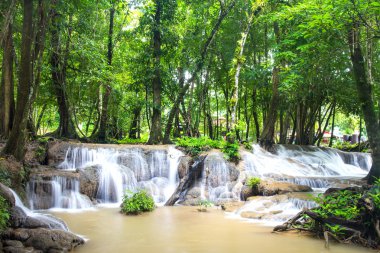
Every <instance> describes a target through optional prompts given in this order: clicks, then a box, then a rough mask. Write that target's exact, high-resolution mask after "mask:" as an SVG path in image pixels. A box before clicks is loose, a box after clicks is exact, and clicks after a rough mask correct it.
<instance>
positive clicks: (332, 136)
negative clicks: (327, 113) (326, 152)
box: [329, 105, 336, 148]
mask: <svg viewBox="0 0 380 253" xmlns="http://www.w3.org/2000/svg"><path fill="white" fill-rule="evenodd" d="M335 110H336V105H335V106H334V110H333V115H332V117H333V118H332V124H331V137H330V143H329V147H330V148H331V147H332V145H333V141H334V128H335Z"/></svg>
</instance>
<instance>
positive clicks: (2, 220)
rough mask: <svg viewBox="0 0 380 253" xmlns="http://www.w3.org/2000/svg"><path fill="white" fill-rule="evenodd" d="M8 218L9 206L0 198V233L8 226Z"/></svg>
mask: <svg viewBox="0 0 380 253" xmlns="http://www.w3.org/2000/svg"><path fill="white" fill-rule="evenodd" d="M9 217H10V215H9V204H8V202H7V201H6V200H5V198H3V197H2V196H0V231H3V230H4V229H5V228H6V227H7V226H8V221H9Z"/></svg>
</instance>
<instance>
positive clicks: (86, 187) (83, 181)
mask: <svg viewBox="0 0 380 253" xmlns="http://www.w3.org/2000/svg"><path fill="white" fill-rule="evenodd" d="M79 174H80V176H79V185H80V193H81V194H84V195H86V196H88V197H89V198H90V199H91V200H95V199H96V194H97V192H98V187H99V173H98V168H97V167H94V166H93V167H88V168H84V169H80V170H79Z"/></svg>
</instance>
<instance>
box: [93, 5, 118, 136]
mask: <svg viewBox="0 0 380 253" xmlns="http://www.w3.org/2000/svg"><path fill="white" fill-rule="evenodd" d="M109 11H110V19H109V29H108V45H107V47H108V50H107V63H108V66H111V65H112V56H113V27H114V17H115V6H114V4H113V5H112V7H111V8H110V10H109ZM111 92H112V87H111V85H110V84H105V85H104V91H103V99H102V110H101V115H100V122H99V131H98V134H97V136H96V137H97V138H96V139H97V140H98V141H99V142H106V141H107V122H108V104H109V98H110V95H111Z"/></svg>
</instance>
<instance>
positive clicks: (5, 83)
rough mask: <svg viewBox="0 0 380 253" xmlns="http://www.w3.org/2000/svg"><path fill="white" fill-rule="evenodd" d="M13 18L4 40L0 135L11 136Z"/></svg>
mask: <svg viewBox="0 0 380 253" xmlns="http://www.w3.org/2000/svg"><path fill="white" fill-rule="evenodd" d="M12 33H13V32H12V19H10V20H9V23H8V25H7V26H6V31H5V38H4V40H3V64H2V76H1V89H0V119H1V124H0V136H3V137H5V138H8V137H9V134H10V131H11V130H12V124H13V116H14V110H15V108H14V107H15V102H14V79H13V50H12V49H13V37H12V36H13V34H12Z"/></svg>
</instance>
